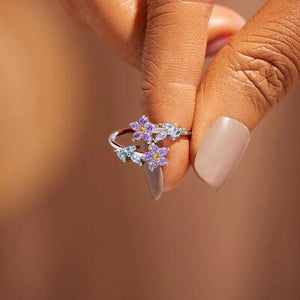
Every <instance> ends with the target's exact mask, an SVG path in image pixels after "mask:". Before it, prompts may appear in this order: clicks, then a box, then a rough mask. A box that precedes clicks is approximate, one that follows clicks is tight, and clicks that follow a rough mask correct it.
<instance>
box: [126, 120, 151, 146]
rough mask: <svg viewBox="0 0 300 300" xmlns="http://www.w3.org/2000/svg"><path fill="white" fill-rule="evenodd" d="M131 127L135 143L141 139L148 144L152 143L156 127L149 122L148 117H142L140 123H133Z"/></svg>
mask: <svg viewBox="0 0 300 300" xmlns="http://www.w3.org/2000/svg"><path fill="white" fill-rule="evenodd" d="M129 125H130V127H131V128H132V130H133V131H134V133H133V139H132V141H133V142H134V141H136V140H140V139H142V140H144V141H145V142H146V143H148V144H150V143H151V142H152V139H153V137H152V135H153V131H154V129H155V125H154V124H152V123H151V122H149V120H148V118H147V117H146V116H142V117H141V118H140V119H139V120H138V122H133V123H130V124H129Z"/></svg>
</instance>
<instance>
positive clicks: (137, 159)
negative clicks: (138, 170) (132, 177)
mask: <svg viewBox="0 0 300 300" xmlns="http://www.w3.org/2000/svg"><path fill="white" fill-rule="evenodd" d="M129 158H130V159H131V160H132V161H133V162H134V163H135V164H138V165H139V166H141V165H142V164H143V163H142V159H141V158H140V157H139V156H138V155H136V154H130V155H129Z"/></svg>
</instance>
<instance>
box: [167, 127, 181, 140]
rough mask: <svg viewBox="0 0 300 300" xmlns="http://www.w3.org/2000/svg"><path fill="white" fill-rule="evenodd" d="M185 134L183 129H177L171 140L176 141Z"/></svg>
mask: <svg viewBox="0 0 300 300" xmlns="http://www.w3.org/2000/svg"><path fill="white" fill-rule="evenodd" d="M183 133H184V129H183V128H176V129H175V130H174V131H173V132H172V133H171V134H170V136H171V139H172V140H175V139H177V138H178V137H179V136H180V135H182V134H183Z"/></svg>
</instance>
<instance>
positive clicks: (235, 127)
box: [194, 117, 250, 190]
mask: <svg viewBox="0 0 300 300" xmlns="http://www.w3.org/2000/svg"><path fill="white" fill-rule="evenodd" d="M249 141H250V132H249V130H248V128H247V127H246V126H245V125H244V124H243V123H241V122H239V121H237V120H235V119H231V118H227V117H222V118H219V119H218V120H217V121H216V122H215V123H214V125H213V126H212V127H211V129H210V130H209V132H208V133H207V135H206V136H205V138H204V140H203V141H202V143H201V145H200V147H199V149H198V152H197V154H196V158H195V162H194V168H195V170H196V172H197V173H198V175H199V176H200V177H201V178H202V179H203V180H204V181H205V182H206V183H208V184H209V185H210V186H212V187H213V188H214V189H215V190H218V189H220V188H221V187H222V186H223V185H224V183H225V182H226V180H227V179H228V178H229V177H230V176H231V175H232V173H233V171H234V169H235V168H236V166H237V165H238V163H239V162H240V160H241V158H242V156H243V154H244V152H245V150H246V148H247V146H248V143H249Z"/></svg>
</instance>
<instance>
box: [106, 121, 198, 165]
mask: <svg viewBox="0 0 300 300" xmlns="http://www.w3.org/2000/svg"><path fill="white" fill-rule="evenodd" d="M129 126H130V127H129V128H125V129H121V130H119V131H115V132H113V133H112V134H111V135H110V136H109V138H108V142H109V144H110V145H111V146H112V147H113V149H114V152H115V153H116V155H117V156H118V158H119V159H120V160H121V161H122V162H124V163H125V162H127V161H132V162H134V163H135V164H137V165H139V166H142V165H144V164H146V165H147V167H148V168H149V170H150V171H153V170H154V169H156V168H157V167H162V166H167V165H168V160H167V158H166V155H167V154H168V152H169V148H168V147H159V146H157V145H156V143H157V142H159V141H162V140H164V139H166V138H170V139H172V140H176V139H177V138H179V137H180V136H191V135H192V133H191V132H189V131H187V130H185V129H184V128H183V127H177V126H175V125H173V124H170V123H159V124H153V123H151V122H150V121H149V119H148V117H146V116H142V117H141V118H140V119H139V120H138V121H137V122H132V123H130V124H129ZM130 132H131V133H133V138H132V141H133V142H135V141H137V140H142V141H144V142H146V143H147V145H148V149H147V151H146V152H140V151H137V150H138V149H139V148H140V146H139V145H137V146H134V145H130V146H122V145H120V144H119V143H118V142H117V141H116V140H117V138H118V137H119V136H120V135H123V134H127V133H130Z"/></svg>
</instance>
